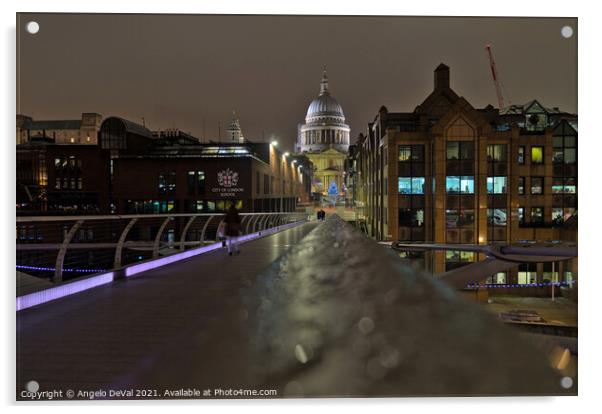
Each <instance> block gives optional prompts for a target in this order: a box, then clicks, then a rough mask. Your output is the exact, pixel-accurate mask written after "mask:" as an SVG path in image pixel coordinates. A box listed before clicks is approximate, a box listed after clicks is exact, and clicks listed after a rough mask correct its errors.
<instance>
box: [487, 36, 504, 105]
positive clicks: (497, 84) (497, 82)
mask: <svg viewBox="0 0 602 414" xmlns="http://www.w3.org/2000/svg"><path fill="white" fill-rule="evenodd" d="M485 50H487V55H488V56H489V66H490V67H491V76H493V84H494V85H495V93H496V94H497V104H498V105H499V108H500V109H502V108H503V107H504V96H503V95H502V85H501V83H500V80H499V78H498V74H497V69H496V67H495V60H493V53H492V52H491V45H486V46H485Z"/></svg>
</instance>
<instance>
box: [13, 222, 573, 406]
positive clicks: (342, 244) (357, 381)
mask: <svg viewBox="0 0 602 414" xmlns="http://www.w3.org/2000/svg"><path fill="white" fill-rule="evenodd" d="M249 220H253V219H249ZM126 221H129V223H131V220H130V219H128V220H126ZM160 221H162V220H160ZM184 221H185V222H188V221H190V219H186V220H184ZM165 223H168V222H167V221H165ZM83 224H85V222H84V223H80V227H81V226H83ZM134 225H135V224H133V225H132V226H131V227H133V226H134ZM203 226H205V224H203ZM125 227H127V225H126V226H123V227H122V228H121V230H120V232H117V233H120V234H117V237H119V239H121V240H119V239H118V240H116V242H117V244H119V242H121V243H122V244H123V245H124V246H125V247H124V246H122V247H123V248H124V249H128V247H127V238H122V237H120V236H121V235H123V231H124V229H125ZM205 227H207V226H205ZM209 227H211V225H209ZM71 229H73V227H71ZM76 230H77V229H76ZM128 230H130V229H128ZM160 230H163V229H160ZM253 232H255V233H253ZM262 232H263V233H262ZM69 233H70V232H69V231H67V235H69ZM72 233H73V234H77V231H73V232H72ZM126 233H128V232H126ZM155 233H156V232H155ZM247 233H248V237H247V239H246V241H245V242H244V243H243V244H241V253H240V254H239V255H233V256H228V255H227V253H226V251H225V249H223V248H220V247H219V244H207V243H203V244H201V245H194V246H191V248H190V249H183V250H182V251H181V252H179V253H174V254H172V255H166V256H162V255H161V254H160V251H161V249H163V248H169V243H171V244H172V245H173V244H175V245H177V244H178V243H185V242H187V239H186V238H185V237H184V238H181V239H178V238H177V237H176V238H175V241H173V242H169V240H168V239H169V238H163V237H162V236H161V237H159V236H156V235H155V236H154V237H155V238H154V239H153V237H151V238H150V239H149V240H150V241H151V244H150V245H146V247H144V245H143V243H140V242H138V244H136V243H134V242H132V243H131V244H130V247H129V249H130V250H132V249H133V250H134V251H135V249H138V248H139V249H142V250H140V251H145V250H144V249H146V248H149V249H150V250H147V254H148V257H147V258H146V256H145V260H143V261H141V262H139V263H138V262H135V261H133V262H132V263H129V264H127V263H126V264H125V265H124V266H122V267H123V269H125V270H123V269H122V270H114V271H111V272H109V273H107V272H105V273H100V276H103V275H105V276H104V279H102V281H101V282H99V283H97V284H98V286H95V287H92V286H84V287H80V288H77V289H75V290H73V289H71V290H69V287H70V286H75V284H77V283H84V282H86V281H90V280H95V279H94V277H97V275H96V276H95V275H91V276H84V277H83V278H73V279H72V280H62V281H60V282H57V281H56V280H55V281H54V283H52V282H50V281H49V282H47V283H49V284H50V286H41V287H38V288H32V289H29V291H27V292H23V293H22V295H21V296H20V297H19V298H18V301H17V306H18V308H19V306H20V308H19V309H20V310H18V312H17V316H16V318H17V320H16V325H17V346H16V349H17V383H16V387H17V399H27V398H26V397H24V394H23V393H22V390H24V389H27V387H28V385H27V384H28V383H29V382H30V381H35V382H36V383H37V384H39V391H44V390H63V392H66V390H73V391H74V392H76V393H77V392H78V391H81V390H88V391H95V390H106V391H107V392H108V391H109V390H130V389H137V390H147V391H145V394H143V395H140V397H146V398H149V397H150V398H155V397H161V398H165V397H174V396H175V397H178V396H181V395H178V394H177V393H176V394H174V393H173V392H174V390H176V391H177V390H181V389H183V390H189V389H197V390H201V391H202V392H206V390H209V392H210V394H206V396H211V397H212V398H216V397H218V398H219V397H220V395H218V394H215V390H216V389H255V390H276V394H275V396H277V397H302V396H330V397H332V396H412V395H436V396H439V395H508V394H514V395H517V394H518V395H525V394H531V395H533V394H535V395H558V394H571V395H574V394H575V393H576V384H575V386H573V387H572V388H570V389H565V388H563V387H561V379H562V375H561V373H560V372H559V371H558V370H556V369H554V367H553V366H551V365H550V363H549V360H548V356H547V355H545V354H543V353H542V352H540V351H538V350H537V349H536V348H535V347H534V346H533V345H532V344H531V343H530V342H528V341H527V340H526V339H525V338H524V336H521V335H519V334H518V333H517V332H515V331H514V330H512V329H511V328H509V327H507V326H505V325H503V324H502V323H500V322H499V321H497V320H496V319H495V318H494V317H493V316H492V315H490V314H488V313H486V312H485V311H483V310H482V309H481V308H479V307H478V305H477V304H474V303H470V302H466V301H464V300H463V299H461V298H460V297H459V296H458V295H457V294H456V292H455V290H454V289H452V288H450V287H448V286H446V285H445V284H443V283H441V282H438V281H436V280H433V279H432V278H429V277H425V275H422V274H421V273H420V271H417V270H415V269H413V268H411V267H409V266H407V265H404V264H403V263H401V262H400V261H399V260H398V259H397V258H396V256H395V255H394V254H393V253H392V252H391V251H389V250H388V249H383V247H382V246H379V245H378V244H376V243H374V242H373V241H371V240H370V239H368V238H367V237H365V236H364V235H363V234H362V233H360V232H359V231H358V230H357V229H356V228H355V227H354V226H352V225H350V224H348V223H345V222H344V221H342V220H340V219H338V218H337V217H331V218H329V219H327V220H326V221H323V222H316V221H309V220H307V217H304V218H300V217H287V218H286V219H283V220H277V221H275V222H274V224H273V226H272V227H270V226H260V228H259V229H258V228H254V227H253V226H251V228H249V229H248V230H247ZM259 233H262V234H259ZM73 234H71V235H73ZM158 234H161V232H159V233H158ZM253 234H254V235H253ZM151 236H152V235H151ZM251 236H252V237H251ZM243 237H244V236H243ZM172 239H173V237H172ZM157 240H158V242H157V243H155V241H157ZM114 241H115V240H114ZM164 241H165V243H166V245H165V246H163V243H164ZM107 243H109V242H107ZM46 244H48V245H49V244H52V243H46ZM109 244H110V243H109ZM59 245H60V246H55V247H56V248H58V249H59V256H60V249H61V248H62V247H65V246H64V244H63V243H59ZM149 246H150V247H149ZM157 246H158V247H157ZM182 246H183V244H182ZM207 246H213V247H212V248H207ZM46 247H47V248H48V249H50V248H51V247H50V246H46ZM99 248H100V247H99ZM157 249H158V251H159V254H157ZM202 249H205V250H203V251H201V250H202ZM76 250H77V249H76ZM115 250H116V247H115V246H113V247H112V250H111V252H112V253H111V255H113V254H114V253H115ZM117 250H118V249H117ZM24 251H29V250H27V249H25V250H24ZM153 252H154V255H153ZM186 252H188V253H189V254H188V255H187V256H182V254H183V253H186ZM119 254H120V255H122V257H124V258H125V257H130V256H128V254H126V253H125V252H124V251H121V252H119ZM53 255H54V256H53V257H55V256H56V249H55V250H54V253H53ZM175 255H181V256H178V257H176V256H175ZM67 256H68V255H65V254H64V257H67ZM23 257H28V256H27V255H25V256H23ZM167 258H173V260H169V261H166V259H167ZM161 261H163V262H161ZM66 264H67V262H65V267H64V268H63V269H62V271H63V272H62V275H67V274H68V273H69V272H68V269H74V267H73V266H72V267H71V268H69V267H67V265H66ZM153 264H154V265H153ZM30 267H33V266H30ZM128 269H130V271H128ZM131 269H135V271H131ZM99 270H103V269H99ZM38 271H40V272H42V271H44V269H43V266H40V269H38ZM54 273H55V274H56V273H57V272H56V268H55V269H54ZM107 275H108V276H107ZM36 289H38V290H36ZM52 289H55V290H54V291H52ZM56 289H59V290H58V291H57V290H56ZM60 289H64V290H65V289H66V290H65V291H64V292H62V291H60ZM49 291H52V292H55V293H52V294H48V295H47V296H46V297H44V295H43V294H42V295H41V296H40V292H49ZM56 292H58V293H56ZM74 292H77V293H74ZM63 293H64V295H63ZM166 392H167V394H165V393H166ZM170 392H171V394H170ZM63 395H65V394H63ZM59 398H69V397H59ZM75 398H80V397H77V394H76V397H75ZM97 398H120V396H119V395H113V396H111V395H109V394H106V395H97ZM197 398H199V397H198V396H197ZM200 398H202V397H200Z"/></svg>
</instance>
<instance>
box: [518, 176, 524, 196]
mask: <svg viewBox="0 0 602 414" xmlns="http://www.w3.org/2000/svg"><path fill="white" fill-rule="evenodd" d="M518 194H519V195H524V194H525V177H518Z"/></svg>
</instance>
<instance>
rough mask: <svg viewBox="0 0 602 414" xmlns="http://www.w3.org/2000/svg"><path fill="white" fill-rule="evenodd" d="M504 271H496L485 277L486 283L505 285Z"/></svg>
mask: <svg viewBox="0 0 602 414" xmlns="http://www.w3.org/2000/svg"><path fill="white" fill-rule="evenodd" d="M506 280H507V279H506V272H498V273H496V274H494V275H492V276H489V277H488V278H487V279H485V284H486V285H505V284H506V283H507V282H506Z"/></svg>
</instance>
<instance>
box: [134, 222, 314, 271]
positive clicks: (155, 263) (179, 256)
mask: <svg viewBox="0 0 602 414" xmlns="http://www.w3.org/2000/svg"><path fill="white" fill-rule="evenodd" d="M302 223H305V220H301V221H295V222H292V223H288V224H283V225H282V226H276V227H272V228H271V229H267V230H263V231H259V232H256V233H250V234H245V235H244V236H240V237H238V242H239V243H245V242H247V241H250V240H254V239H257V238H259V237H263V236H268V235H270V234H273V233H276V232H278V231H282V230H286V229H288V228H290V227H294V226H297V225H299V224H302ZM221 247H222V243H221V242H218V243H213V244H210V245H208V246H203V247H199V248H197V249H191V250H187V251H185V252H181V253H176V254H172V255H171V256H167V257H162V258H160V259H154V260H149V261H147V262H144V263H139V264H134V265H131V266H128V267H126V268H125V276H126V277H130V276H134V275H137V274H138V273H142V272H146V271H148V270H152V269H156V268H158V267H161V266H165V265H168V264H171V263H174V262H178V261H180V260H184V259H188V258H191V257H194V256H198V255H199V254H203V253H207V252H211V251H213V250H217V249H220V248H221Z"/></svg>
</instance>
